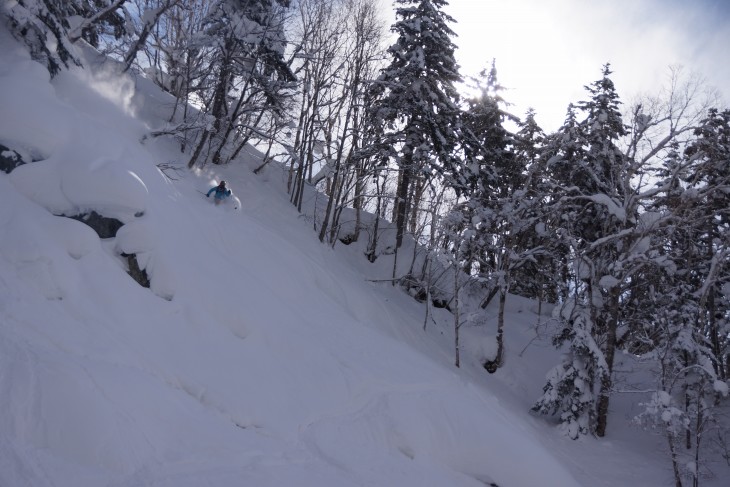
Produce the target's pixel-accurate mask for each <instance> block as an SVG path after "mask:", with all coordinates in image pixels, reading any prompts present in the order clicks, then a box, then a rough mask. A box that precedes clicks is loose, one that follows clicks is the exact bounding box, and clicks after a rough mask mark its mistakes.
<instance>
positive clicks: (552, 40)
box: [448, 0, 730, 130]
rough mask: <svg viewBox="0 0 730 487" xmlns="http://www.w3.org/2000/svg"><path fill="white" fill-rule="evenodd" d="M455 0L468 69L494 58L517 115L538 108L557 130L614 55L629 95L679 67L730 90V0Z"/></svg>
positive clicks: (621, 87) (617, 76)
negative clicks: (729, 56)
mask: <svg viewBox="0 0 730 487" xmlns="http://www.w3.org/2000/svg"><path fill="white" fill-rule="evenodd" d="M474 4H475V2H471V1H467V0H451V2H450V6H449V8H448V12H449V13H450V14H451V15H452V16H453V17H454V19H455V20H456V21H457V24H456V25H454V26H453V28H454V30H455V31H456V32H457V34H458V36H459V37H458V38H457V39H456V44H457V46H459V51H458V52H457V57H458V59H459V62H460V64H461V65H462V74H475V73H477V72H478V71H479V70H480V69H482V68H484V67H486V66H487V65H488V64H489V63H490V62H491V59H492V58H496V60H497V70H498V76H499V79H500V81H501V83H502V84H504V85H505V86H507V87H508V88H510V91H509V92H507V93H506V94H505V97H506V98H507V100H508V101H511V102H513V103H514V104H515V107H514V110H515V112H516V114H518V115H521V114H522V113H524V110H526V109H527V107H530V106H531V107H534V108H535V109H536V110H537V118H538V122H540V123H541V124H542V125H543V126H544V127H545V128H546V129H547V130H554V129H555V128H557V127H558V126H559V125H560V124H561V123H562V121H563V119H564V115H565V113H566V109H567V107H568V104H569V103H571V102H576V101H579V100H581V99H583V98H584V97H585V91H584V89H583V87H584V86H585V85H588V84H590V83H592V82H593V81H595V80H596V79H598V78H599V77H600V76H601V67H602V66H603V65H604V64H605V63H607V62H610V63H611V69H612V70H613V72H614V75H613V80H614V82H615V84H616V87H617V89H618V91H619V94H620V95H621V97H622V99H628V98H630V97H632V96H633V95H634V94H637V93H640V92H651V90H655V89H657V88H658V86H660V85H661V83H662V82H663V80H665V79H666V75H667V70H668V67H669V66H670V65H677V64H679V65H683V66H685V67H686V68H687V69H689V70H691V71H698V72H699V73H701V74H703V75H705V76H706V77H707V79H708V82H709V83H710V84H712V85H715V86H716V87H717V88H718V89H720V90H721V91H722V92H723V93H724V94H725V95H726V96H728V95H729V94H730V66H728V65H727V63H725V62H724V60H725V59H726V58H727V54H726V52H725V51H726V46H728V45H730V26H729V24H730V22H728V20H729V19H730V2H725V1H716V0H698V1H693V2H685V1H679V0H669V1H667V0H644V1H636V0H615V1H612V2H585V1H581V0H554V1H550V2H545V1H543V0H512V1H510V2H503V1H499V0H485V1H482V2H479V4H478V5H474Z"/></svg>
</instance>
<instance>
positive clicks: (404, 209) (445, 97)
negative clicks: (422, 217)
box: [370, 0, 460, 247]
mask: <svg viewBox="0 0 730 487" xmlns="http://www.w3.org/2000/svg"><path fill="white" fill-rule="evenodd" d="M396 4H397V5H398V8H397V9H396V19H397V20H396V23H395V24H394V25H393V27H392V31H393V32H395V33H396V34H397V35H398V38H397V40H396V42H395V44H393V45H392V46H391V47H390V48H389V50H388V52H389V53H390V55H391V62H390V64H389V66H387V67H386V68H385V69H384V70H383V71H382V73H381V75H380V77H379V78H378V79H377V80H376V81H375V82H374V84H373V93H372V98H374V101H373V104H372V106H371V107H370V118H371V122H370V123H371V124H373V125H382V126H383V132H382V138H381V140H380V141H379V144H378V152H379V153H380V154H381V157H382V158H386V159H391V158H392V159H394V160H395V163H396V165H397V167H398V170H399V182H398V188H397V190H396V247H400V246H401V244H402V242H403V234H404V231H405V227H406V223H407V222H406V218H407V215H408V214H409V206H410V199H409V194H411V190H412V186H413V185H414V184H415V183H416V181H417V180H418V179H419V178H426V179H429V178H431V177H432V176H433V175H434V174H439V175H443V176H446V177H448V178H452V177H454V175H455V174H456V173H458V172H459V170H460V166H459V162H458V161H457V160H456V158H455V157H454V152H455V150H456V148H457V146H458V142H459V116H460V110H459V106H458V99H459V97H458V94H457V92H456V88H455V87H454V84H455V83H456V82H458V81H459V80H460V77H459V73H458V66H457V64H456V59H455V57H454V50H455V45H454V43H453V42H452V40H451V38H452V37H453V36H454V32H453V31H452V30H451V29H450V28H449V26H448V23H449V22H453V19H452V18H451V17H450V16H448V15H447V14H446V13H444V11H443V8H444V7H445V6H446V5H448V3H447V2H446V1H445V0H396Z"/></svg>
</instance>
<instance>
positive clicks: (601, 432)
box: [596, 288, 620, 438]
mask: <svg viewBox="0 0 730 487" xmlns="http://www.w3.org/2000/svg"><path fill="white" fill-rule="evenodd" d="M619 306H620V302H619V290H618V289H617V288H614V289H613V290H611V294H610V300H609V313H610V314H609V317H608V320H607V323H606V326H607V330H606V345H605V352H604V356H605V358H606V365H607V366H608V371H607V373H606V374H605V375H604V376H603V377H602V378H601V389H600V392H599V395H598V405H597V408H596V409H597V410H596V416H597V418H596V435H597V436H598V437H599V438H602V437H604V436H606V426H607V423H608V404H609V399H610V396H611V386H612V375H613V362H614V357H615V356H616V330H617V328H618V316H619V312H620V309H619Z"/></svg>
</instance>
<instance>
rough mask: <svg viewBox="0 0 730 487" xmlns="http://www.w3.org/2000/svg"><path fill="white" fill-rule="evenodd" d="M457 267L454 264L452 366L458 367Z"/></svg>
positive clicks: (459, 324)
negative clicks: (453, 355)
mask: <svg viewBox="0 0 730 487" xmlns="http://www.w3.org/2000/svg"><path fill="white" fill-rule="evenodd" d="M459 291H460V286H459V266H458V265H456V262H454V354H455V359H454V365H456V366H457V367H460V360H461V359H460V356H459V347H460V345H459V328H461V316H460V313H459Z"/></svg>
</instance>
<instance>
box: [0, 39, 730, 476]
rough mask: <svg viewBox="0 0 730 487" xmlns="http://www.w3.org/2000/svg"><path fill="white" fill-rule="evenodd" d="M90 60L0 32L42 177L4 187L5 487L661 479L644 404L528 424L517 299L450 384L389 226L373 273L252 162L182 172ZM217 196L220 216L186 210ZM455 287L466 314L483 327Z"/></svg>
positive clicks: (489, 312) (129, 85)
mask: <svg viewBox="0 0 730 487" xmlns="http://www.w3.org/2000/svg"><path fill="white" fill-rule="evenodd" d="M82 57H84V58H85V59H86V64H87V66H88V68H87V69H85V70H82V69H79V68H73V69H71V70H70V71H65V72H63V73H61V74H59V75H58V76H57V77H56V78H54V80H53V81H51V80H50V79H49V76H48V73H47V71H45V70H44V69H43V68H42V67H41V65H40V64H38V63H36V62H33V61H31V60H30V57H29V55H28V53H27V52H25V50H24V49H22V48H20V47H19V46H18V45H17V43H15V42H14V41H12V40H11V39H10V38H9V35H8V34H7V32H6V31H4V30H2V29H0V66H2V68H3V69H0V106H2V107H3V114H11V116H3V117H0V144H3V145H4V146H5V147H8V148H11V149H14V150H16V151H18V152H19V153H21V154H22V155H24V156H27V158H28V160H30V158H31V157H32V159H33V160H35V162H31V163H28V164H24V165H21V166H19V167H17V168H15V169H14V170H13V171H12V172H11V173H10V174H5V173H4V172H0V371H1V372H2V373H0V410H1V411H2V414H1V415H0V432H2V434H0V466H1V468H0V485H2V486H3V487H16V486H17V487H21V486H22V487H24V486H28V485H32V486H33V487H98V486H114V487H138V486H141V485H144V486H146V487H200V486H202V485H205V486H207V487H241V486H255V487H283V486H293V485H296V486H297V487H355V486H358V487H363V486H367V487H370V486H372V487H380V486H399V487H443V486H450V487H480V486H481V487H484V485H499V486H502V487H523V486H524V487H527V486H535V485H540V486H541V487H578V486H590V487H618V486H626V485H641V486H643V487H663V486H665V485H668V484H669V483H670V482H671V478H672V474H671V469H670V463H669V460H668V459H667V457H666V456H665V454H664V450H663V445H664V440H663V438H662V437H661V436H660V435H657V434H654V433H653V432H651V431H644V430H642V429H640V428H638V427H637V426H636V425H634V424H633V423H632V421H631V420H632V417H633V416H635V415H636V414H637V412H638V411H640V406H639V402H640V401H642V400H644V399H646V397H645V395H643V394H640V393H639V394H637V393H634V394H628V395H623V396H617V397H616V398H615V399H613V400H612V403H611V404H612V409H611V416H610V418H609V421H610V428H609V436H608V437H607V438H605V439H603V440H598V439H596V438H592V437H587V438H581V439H579V440H576V441H572V440H570V439H568V438H567V437H566V436H564V435H563V434H562V433H561V431H560V430H559V428H558V427H556V424H555V422H554V421H553V420H551V419H550V418H545V417H537V416H535V415H532V414H531V413H530V412H529V409H530V406H531V405H532V404H533V402H534V400H535V399H536V398H537V397H538V396H539V395H540V393H541V391H542V386H543V385H544V382H545V381H544V373H545V371H547V370H549V369H550V367H552V366H553V365H555V364H556V363H558V362H559V360H560V356H559V352H558V351H556V350H554V349H553V347H552V346H551V345H550V336H551V335H552V333H554V332H555V330H551V329H550V328H549V326H550V321H549V320H548V319H547V316H548V314H549V310H548V309H547V308H549V306H547V305H542V306H540V305H538V303H535V302H533V301H530V300H526V299H521V298H518V297H516V296H510V297H509V299H508V300H507V310H506V322H507V323H509V326H508V327H506V328H507V329H506V330H505V344H506V362H505V366H504V367H503V368H502V369H500V370H499V371H498V372H497V373H495V374H493V375H489V374H486V373H485V371H484V370H483V368H482V365H481V364H482V363H483V360H484V359H485V357H487V356H490V354H493V350H494V334H495V330H494V326H493V325H494V319H495V316H496V314H497V309H496V304H497V303H496V301H495V302H493V303H492V305H490V307H488V308H487V309H486V310H484V311H481V310H480V311H478V312H479V313H483V314H476V313H465V314H464V316H466V317H467V318H464V319H465V321H464V323H463V325H462V331H461V333H462V335H461V336H462V341H461V343H462V347H463V348H462V352H461V367H460V368H458V369H457V368H456V367H454V365H453V363H454V352H453V348H452V347H453V344H454V334H453V316H452V315H451V313H449V312H448V311H446V310H444V309H431V310H430V314H429V315H428V316H429V319H428V320H425V316H426V314H425V311H426V308H425V306H424V305H423V304H422V303H418V302H417V301H415V300H414V299H412V298H411V297H410V296H409V295H408V294H407V293H405V292H403V291H402V290H401V289H400V288H398V287H394V286H392V285H390V283H388V282H387V281H388V279H387V278H388V277H390V276H391V271H392V266H393V255H392V253H390V252H388V251H387V249H386V248H385V247H386V244H387V243H388V242H390V243H392V241H393V232H392V230H391V232H390V235H388V234H386V235H385V236H383V237H382V238H383V239H385V240H384V242H382V244H381V246H380V247H379V248H380V249H381V250H382V251H381V252H380V254H379V255H378V259H377V260H376V262H375V263H372V264H371V263H370V262H369V261H368V260H367V259H365V258H364V251H365V246H366V244H367V241H366V240H365V239H363V240H361V241H360V242H358V243H354V244H351V245H349V246H345V245H337V246H336V247H335V248H334V249H333V248H331V247H330V246H329V245H323V244H321V243H320V242H319V241H318V239H317V236H316V233H315V232H314V231H313V230H312V215H313V212H314V209H315V208H319V209H320V210H321V209H322V207H323V201H324V200H323V197H322V195H321V194H318V193H316V192H315V191H314V190H313V189H312V188H311V187H309V188H307V191H306V196H305V198H304V207H303V208H304V214H299V213H298V212H297V210H296V208H294V207H293V206H292V205H291V204H290V202H289V198H288V195H287V193H286V190H285V187H286V180H287V179H286V170H285V168H283V167H281V166H279V165H278V164H277V163H276V162H271V163H269V164H268V165H267V166H266V167H265V168H264V170H262V171H261V172H260V173H258V174H256V175H254V174H253V168H255V167H257V166H259V165H260V164H261V154H260V153H258V152H256V151H254V150H251V151H245V153H243V154H242V156H241V158H239V159H237V160H236V161H235V162H234V163H233V164H231V165H228V166H224V167H218V166H213V165H209V166H207V167H205V168H203V169H197V170H192V171H191V170H188V169H187V167H186V162H187V159H186V158H185V157H184V156H182V155H181V154H180V151H179V147H178V146H177V144H176V141H175V140H171V139H165V138H163V137H158V138H153V139H152V138H148V137H147V138H145V137H144V136H145V135H147V134H149V133H150V131H154V130H157V129H160V128H161V127H163V126H165V125H166V124H167V120H169V117H170V114H171V110H172V107H173V106H174V103H173V101H172V99H171V98H170V97H169V95H166V94H164V93H162V92H161V91H160V90H159V89H158V88H156V87H155V85H154V84H153V83H152V82H150V81H149V80H146V79H145V78H143V77H140V78H137V79H132V78H130V77H129V76H128V75H120V74H119V73H118V72H117V71H115V69H114V68H115V66H116V64H115V63H110V64H109V65H106V64H103V63H102V64H99V63H98V59H99V57H98V56H95V55H93V54H89V53H86V55H85V56H82ZM92 60H95V62H92ZM161 163H164V166H163V167H160V166H158V165H159V164H161ZM221 179H225V180H227V181H228V186H229V187H230V188H231V189H232V190H233V192H234V195H235V197H236V198H237V199H236V200H235V204H233V205H231V204H226V205H222V206H214V205H213V204H212V202H211V200H210V199H207V198H205V197H204V195H203V194H201V193H202V192H205V191H207V190H208V189H209V188H211V187H212V186H214V185H215V184H216V182H218V181H220V180H221ZM90 210H94V211H97V212H100V213H101V214H103V215H105V216H110V217H114V218H117V219H119V220H120V221H121V222H122V223H124V225H123V226H122V227H121V228H120V229H119V231H118V232H117V233H116V235H115V236H114V237H113V238H104V239H101V238H99V237H98V236H97V234H96V233H95V232H94V231H93V230H92V229H91V228H89V227H88V226H86V225H85V224H83V223H81V222H80V221H77V220H75V219H70V218H64V217H62V216H57V215H74V214H77V213H79V212H88V211H90ZM348 220H349V221H352V220H354V219H353V218H352V215H348V214H347V213H346V214H345V215H343V221H348ZM364 220H365V222H367V215H366V216H365V219H364ZM383 228H384V227H383ZM388 238H390V240H388ZM411 245H412V241H411V240H408V239H407V240H406V242H405V245H404V247H403V252H404V253H410V252H413V247H412V246H411ZM122 253H124V254H135V255H136V256H137V261H138V263H139V265H140V266H141V267H142V268H144V269H145V271H146V272H147V273H148V275H149V277H150V280H151V286H150V288H149V289H147V288H144V287H142V286H140V285H138V284H137V283H136V282H134V281H133V280H132V279H131V278H130V277H129V276H128V275H127V273H126V269H127V265H128V264H127V261H126V260H125V259H124V258H123V257H122ZM398 262H399V264H400V268H399V269H398V273H399V274H405V273H406V272H407V270H408V267H409V265H410V264H411V262H410V259H399V261H398ZM415 265H420V264H418V263H416V264H415ZM441 275H442V277H441V279H446V280H447V282H446V283H445V284H444V285H443V286H442V287H443V288H445V289H446V288H448V284H450V282H451V281H450V278H449V277H448V276H446V277H443V274H441ZM466 291H467V292H465V293H464V294H465V295H464V296H463V297H462V303H463V306H464V307H465V308H463V310H464V311H468V310H469V309H477V308H479V306H478V305H479V302H480V301H481V298H482V296H483V293H476V292H474V293H470V292H468V291H469V290H468V289H467V290H466ZM482 291H483V290H482ZM469 297H471V299H469ZM469 305H471V306H472V308H469ZM424 321H425V322H426V325H427V326H426V329H425V330H424ZM492 356H493V355H492ZM617 360H618V361H619V363H618V364H617V368H619V367H620V368H621V370H628V368H630V367H634V368H635V367H637V364H636V363H633V362H632V358H631V357H630V356H623V355H622V356H621V357H619V358H618V359H617ZM624 360H626V361H629V362H626V363H625V362H624ZM631 370H633V369H631ZM641 389H642V390H643V389H645V388H643V387H642V388H641ZM617 465H620V467H621V468H616V466H617ZM707 468H712V469H713V470H712V471H713V472H714V474H715V475H714V476H713V477H710V478H707V479H703V486H705V487H719V486H721V485H722V486H724V485H725V483H724V480H725V479H726V478H727V468H728V467H727V465H725V464H723V463H713V464H710V465H708V466H707Z"/></svg>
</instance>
